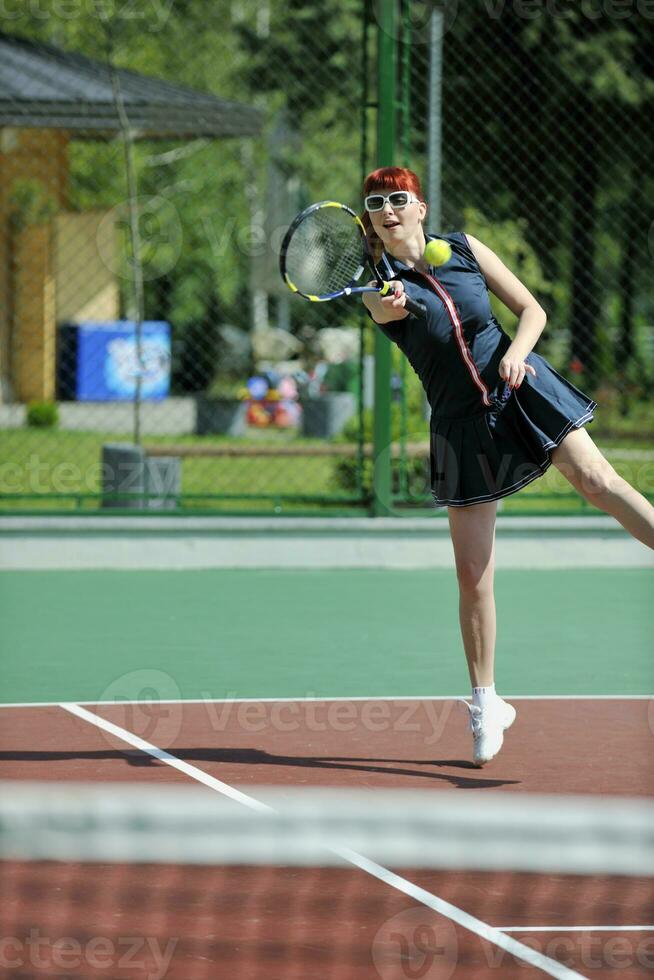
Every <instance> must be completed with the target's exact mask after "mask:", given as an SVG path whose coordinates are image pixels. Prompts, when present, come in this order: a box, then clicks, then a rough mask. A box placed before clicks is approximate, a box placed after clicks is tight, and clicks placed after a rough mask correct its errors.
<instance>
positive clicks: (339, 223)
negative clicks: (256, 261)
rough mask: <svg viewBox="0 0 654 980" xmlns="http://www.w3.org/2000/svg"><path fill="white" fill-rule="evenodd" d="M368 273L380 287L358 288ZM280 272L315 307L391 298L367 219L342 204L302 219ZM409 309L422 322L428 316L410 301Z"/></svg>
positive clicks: (312, 210)
mask: <svg viewBox="0 0 654 980" xmlns="http://www.w3.org/2000/svg"><path fill="white" fill-rule="evenodd" d="M366 268H368V269H369V270H370V272H371V273H372V276H373V277H374V278H375V279H376V280H377V284H376V285H375V286H358V285H357V283H358V282H359V280H360V279H361V277H362V275H363V273H364V271H365V270H366ZM279 271H280V272H281V275H282V279H283V280H284V282H285V283H286V285H287V286H288V288H289V289H290V290H291V291H292V292H294V293H297V294H298V295H299V296H303V297H304V299H308V300H311V302H312V303H324V302H326V301H327V300H330V299H339V298H340V297H341V296H357V295H359V294H360V293H381V295H382V296H385V295H386V294H387V293H389V292H391V286H390V284H389V283H388V282H385V281H384V279H383V276H382V275H381V274H380V272H379V270H378V269H377V268H376V266H375V263H374V261H373V258H372V255H371V254H370V250H369V248H368V242H367V240H366V232H365V228H364V227H363V223H362V222H361V219H360V218H359V217H358V215H356V214H355V213H354V211H353V210H352V209H351V208H348V207H347V205H345V204H339V203H338V202H337V201H320V202H319V203H318V204H312V205H311V206H310V207H308V208H306V209H305V210H304V211H302V212H301V213H300V214H298V216H297V217H296V218H295V219H294V221H293V223H292V224H291V226H290V228H289V229H288V231H287V232H286V234H285V236H284V240H283V242H282V245H281V249H280V252H279ZM405 309H407V310H408V311H409V313H413V314H414V315H415V316H420V317H423V316H425V314H426V312H427V311H426V308H425V306H424V304H423V303H419V302H416V301H415V300H412V299H410V298H409V297H408V296H407V297H406V303H405Z"/></svg>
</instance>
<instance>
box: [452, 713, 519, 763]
mask: <svg viewBox="0 0 654 980" xmlns="http://www.w3.org/2000/svg"><path fill="white" fill-rule="evenodd" d="M461 700H463V699H461ZM463 703H464V704H465V705H466V707H467V708H468V711H469V712H470V729H471V731H472V761H473V762H474V764H475V765H476V766H483V765H485V764H486V763H487V762H490V761H491V759H493V758H494V757H495V756H496V755H497V753H498V752H499V751H500V749H501V748H502V743H503V742H504V732H505V731H506V730H507V728H510V727H511V725H512V724H513V722H514V721H515V716H516V711H515V708H514V707H513V705H512V704H509V703H508V702H507V701H503V700H502V698H500V697H497V698H495V700H494V701H492V702H491V704H489V705H488V706H486V707H484V708H483V709H482V708H479V707H478V706H477V705H476V704H470V703H469V702H468V701H463Z"/></svg>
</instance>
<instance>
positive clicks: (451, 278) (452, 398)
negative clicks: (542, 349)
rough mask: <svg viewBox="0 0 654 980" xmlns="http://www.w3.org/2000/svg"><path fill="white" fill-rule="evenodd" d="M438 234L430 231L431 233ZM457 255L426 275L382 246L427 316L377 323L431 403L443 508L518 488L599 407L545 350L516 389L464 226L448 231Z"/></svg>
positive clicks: (392, 271)
mask: <svg viewBox="0 0 654 980" xmlns="http://www.w3.org/2000/svg"><path fill="white" fill-rule="evenodd" d="M433 237H435V236H433V235H428V236H427V238H428V239H429V238H433ZM440 237H442V238H444V240H445V241H447V242H449V243H450V245H451V246H452V258H451V259H450V261H449V262H447V263H446V264H445V265H442V266H439V267H438V268H434V267H430V270H429V273H430V274H428V275H425V274H423V273H421V272H418V271H417V270H416V269H410V268H408V267H407V266H406V265H404V264H403V263H402V262H400V261H399V260H398V259H396V258H394V256H392V255H390V254H388V253H384V254H383V256H382V259H381V260H380V262H378V263H377V265H378V268H379V269H380V271H382V272H383V273H384V275H385V277H388V278H389V279H401V280H402V281H403V282H404V284H405V289H406V292H407V295H409V296H411V297H412V298H413V299H418V300H422V301H423V303H425V305H426V307H427V317H426V318H425V319H422V318H417V317H415V316H411V315H410V316H408V317H406V318H405V319H403V320H396V321H393V322H391V323H384V324H379V325H378V326H379V328H380V330H382V331H383V332H384V333H385V334H386V336H387V337H389V338H390V340H392V341H393V342H394V343H395V344H397V346H398V347H399V348H400V350H401V351H402V352H403V353H404V354H405V355H406V357H407V358H408V360H409V362H410V364H411V365H412V367H413V369H414V371H415V372H416V374H417V375H418V377H419V378H420V380H421V382H422V385H423V387H424V389H425V392H426V394H427V399H428V401H429V405H430V407H431V412H432V414H431V423H430V442H431V452H430V459H431V489H432V494H433V497H434V501H435V503H436V506H437V507H445V506H448V507H466V506H469V505H471V504H480V503H484V502H485V501H488V500H497V499H499V498H500V497H506V496H508V495H509V494H511V493H516V492H517V491H518V490H520V489H521V488H522V487H524V486H526V485H527V484H528V483H531V481H532V480H536V479H537V478H538V477H539V476H542V474H543V473H544V472H545V471H546V470H547V468H548V467H549V466H550V464H551V458H550V453H551V451H552V449H554V448H555V447H556V446H558V445H559V444H560V443H561V441H562V440H563V438H564V437H565V436H566V435H567V433H568V432H570V430H571V429H578V428H579V427H580V426H582V425H584V424H585V423H586V422H590V421H591V420H592V418H593V411H594V409H595V408H596V407H597V405H596V403H595V402H594V401H592V400H591V399H590V398H588V397H587V395H584V393H583V392H581V391H579V389H578V388H575V386H574V385H572V384H570V382H569V381H566V379H565V378H563V377H562V376H561V375H560V374H558V373H557V372H556V371H555V370H554V368H553V367H551V365H550V364H548V362H547V361H546V360H545V359H544V358H543V357H540V356H539V355H538V354H534V353H533V352H532V353H531V354H529V355H528V356H527V357H526V358H525V361H526V363H527V364H531V365H532V367H533V368H534V370H535V371H536V377H535V378H534V377H533V376H532V375H530V374H525V377H524V380H523V382H522V384H521V385H520V388H514V389H513V391H511V390H510V389H509V386H508V384H507V383H506V382H505V381H504V380H503V379H502V378H500V375H499V365H500V361H501V360H502V357H503V356H504V354H505V352H506V350H507V348H508V347H509V346H510V344H511V342H512V340H511V338H510V337H509V336H508V334H506V333H505V332H504V331H503V330H502V327H501V326H500V324H499V323H498V321H497V320H496V319H495V317H494V315H493V313H492V311H491V306H490V297H489V295H488V284H487V282H486V279H485V277H484V275H483V273H482V271H481V269H480V268H479V265H478V263H477V260H476V258H475V256H474V254H473V252H472V251H471V249H470V246H469V244H468V239H467V238H466V236H465V234H463V233H462V232H456V233H453V234H450V235H442V236H440Z"/></svg>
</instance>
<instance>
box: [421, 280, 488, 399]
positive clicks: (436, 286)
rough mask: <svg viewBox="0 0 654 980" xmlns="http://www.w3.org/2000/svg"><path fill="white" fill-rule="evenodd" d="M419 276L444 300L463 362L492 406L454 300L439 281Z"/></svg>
mask: <svg viewBox="0 0 654 980" xmlns="http://www.w3.org/2000/svg"><path fill="white" fill-rule="evenodd" d="M415 271H417V270H415ZM419 275H421V276H424V278H425V279H427V281H428V282H429V283H430V284H431V287H432V289H433V290H434V291H435V292H436V293H437V295H438V296H440V298H441V299H442V301H443V304H444V305H445V309H446V310H447V313H448V316H449V318H450V320H451V321H452V326H453V327H454V336H455V337H456V342H457V344H458V346H459V350H460V352H461V357H462V358H463V361H464V363H465V365H466V367H467V368H468V371H469V372H470V376H471V377H472V380H473V383H474V384H475V385H476V386H477V387H478V388H479V390H480V391H481V397H482V399H483V402H484V405H492V402H491V400H490V397H489V394H488V388H487V387H486V385H485V384H484V382H483V380H482V377H481V375H480V373H479V371H478V370H477V365H476V364H475V362H474V361H473V359H472V354H471V353H470V348H469V347H468V344H467V342H466V339H465V337H464V335H463V324H462V323H461V318H460V317H459V314H458V311H457V308H456V306H455V305H454V300H453V299H452V297H451V296H450V294H449V293H448V291H447V290H446V289H445V288H444V287H443V286H442V285H441V283H440V282H439V281H438V279H434V277H433V276H430V275H429V273H428V272H421V273H419Z"/></svg>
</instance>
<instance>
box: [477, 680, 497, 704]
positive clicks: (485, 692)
mask: <svg viewBox="0 0 654 980" xmlns="http://www.w3.org/2000/svg"><path fill="white" fill-rule="evenodd" d="M496 697H497V694H496V693H495V685H494V684H491V685H490V687H473V689H472V703H473V704H475V705H477V707H478V708H485V707H486V705H487V704H490V702H491V701H494V700H495V698H496Z"/></svg>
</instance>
